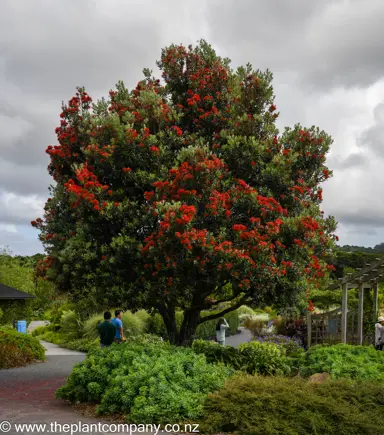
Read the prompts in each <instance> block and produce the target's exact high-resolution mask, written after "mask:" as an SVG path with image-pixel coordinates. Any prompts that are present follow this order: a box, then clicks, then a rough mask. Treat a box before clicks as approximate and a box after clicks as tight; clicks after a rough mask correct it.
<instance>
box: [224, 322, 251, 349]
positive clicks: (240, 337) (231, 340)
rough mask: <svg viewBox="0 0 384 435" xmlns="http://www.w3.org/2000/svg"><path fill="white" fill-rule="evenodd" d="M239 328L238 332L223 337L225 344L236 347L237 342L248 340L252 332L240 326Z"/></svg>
mask: <svg viewBox="0 0 384 435" xmlns="http://www.w3.org/2000/svg"><path fill="white" fill-rule="evenodd" d="M239 329H240V331H241V332H240V333H239V334H236V335H231V336H230V337H227V338H226V339H225V344H226V345H227V346H233V347H236V348H237V347H238V346H239V344H241V343H247V342H248V341H250V340H251V338H252V334H251V333H250V332H249V330H248V329H245V328H243V327H241V326H240V328H239Z"/></svg>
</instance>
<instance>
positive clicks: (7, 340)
mask: <svg viewBox="0 0 384 435" xmlns="http://www.w3.org/2000/svg"><path fill="white" fill-rule="evenodd" d="M44 359H45V349H44V347H43V346H42V345H41V344H40V342H39V340H37V339H36V338H34V337H32V336H31V335H27V334H22V333H20V332H17V331H16V330H15V329H10V328H0V369H7V368H11V367H21V366H24V365H26V364H29V363H31V362H34V361H37V360H39V361H42V360H44Z"/></svg>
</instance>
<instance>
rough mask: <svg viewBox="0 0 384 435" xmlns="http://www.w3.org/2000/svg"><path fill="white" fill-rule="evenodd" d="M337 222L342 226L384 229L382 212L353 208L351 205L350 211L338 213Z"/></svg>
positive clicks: (383, 214)
mask: <svg viewBox="0 0 384 435" xmlns="http://www.w3.org/2000/svg"><path fill="white" fill-rule="evenodd" d="M337 220H339V221H341V222H342V223H343V225H354V226H359V227H373V228H384V212H379V211H377V210H375V209H372V210H366V209H361V208H355V207H354V206H353V205H352V204H351V209H350V210H346V209H345V210H339V211H338V213H337Z"/></svg>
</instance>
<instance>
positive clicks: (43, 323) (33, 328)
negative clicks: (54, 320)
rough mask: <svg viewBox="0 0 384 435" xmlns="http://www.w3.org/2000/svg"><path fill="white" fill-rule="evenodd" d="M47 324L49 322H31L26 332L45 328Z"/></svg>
mask: <svg viewBox="0 0 384 435" xmlns="http://www.w3.org/2000/svg"><path fill="white" fill-rule="evenodd" d="M49 324H50V321H49V320H32V322H31V323H30V324H29V325H28V332H32V331H33V330H35V329H36V328H38V327H39V326H47V325H49Z"/></svg>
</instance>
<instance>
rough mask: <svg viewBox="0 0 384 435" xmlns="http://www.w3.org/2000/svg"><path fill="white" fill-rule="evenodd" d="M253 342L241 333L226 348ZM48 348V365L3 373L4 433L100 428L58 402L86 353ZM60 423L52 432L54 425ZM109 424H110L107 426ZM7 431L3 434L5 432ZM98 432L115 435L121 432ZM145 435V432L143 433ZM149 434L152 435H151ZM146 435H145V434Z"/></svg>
mask: <svg viewBox="0 0 384 435" xmlns="http://www.w3.org/2000/svg"><path fill="white" fill-rule="evenodd" d="M250 338H251V335H250V333H249V331H247V330H245V329H241V333H240V334H237V335H234V336H232V337H228V338H227V339H226V344H227V345H229V346H234V347H237V346H238V345H239V344H240V343H244V342H246V341H248V340H249V339H250ZM41 343H42V344H43V346H44V347H45V348H46V357H47V361H45V362H41V363H35V364H30V365H28V366H25V367H20V368H14V369H8V370H0V433H3V432H7V433H8V434H12V435H14V434H17V433H18V434H30V433H56V434H64V433H66V434H68V433H71V432H70V431H68V429H66V428H63V431H60V430H59V428H60V427H62V426H59V425H64V424H67V425H70V424H79V422H81V423H82V424H92V423H93V424H96V425H97V424H98V423H99V422H100V420H97V419H95V418H89V417H85V416H82V415H80V414H78V413H77V412H76V411H74V410H73V408H72V407H71V406H70V405H69V404H68V403H67V402H65V401H63V400H60V399H55V398H54V394H55V391H56V390H57V389H58V388H59V387H60V386H62V385H63V384H64V383H65V379H66V377H67V376H68V375H69V373H70V372H71V370H72V368H73V366H74V365H75V364H76V363H78V362H80V361H83V360H84V359H85V354H84V353H82V352H76V351H71V350H68V349H63V348H61V347H59V346H57V345H55V344H52V343H47V342H44V341H42V342H41ZM4 422H9V423H10V424H11V429H10V431H5V430H4V429H6V426H2V424H4ZM54 422H56V423H57V426H56V427H54V428H52V427H51V426H50V425H51V423H52V424H55V423H54ZM25 423H26V424H34V423H36V424H46V429H45V430H40V431H38V430H37V429H35V431H34V432H33V431H31V430H29V431H27V430H24V431H22V430H19V431H17V430H16V427H15V424H25ZM103 423H108V422H105V421H104V422H103ZM2 429H3V430H2ZM113 430H114V429H112V428H111V432H97V431H93V432H92V433H93V434H97V433H104V434H107V433H115V434H117V435H119V434H120V433H121V432H116V430H115V431H113ZM140 433H143V432H140ZM147 434H149V432H147ZM144 435H145V433H144Z"/></svg>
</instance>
